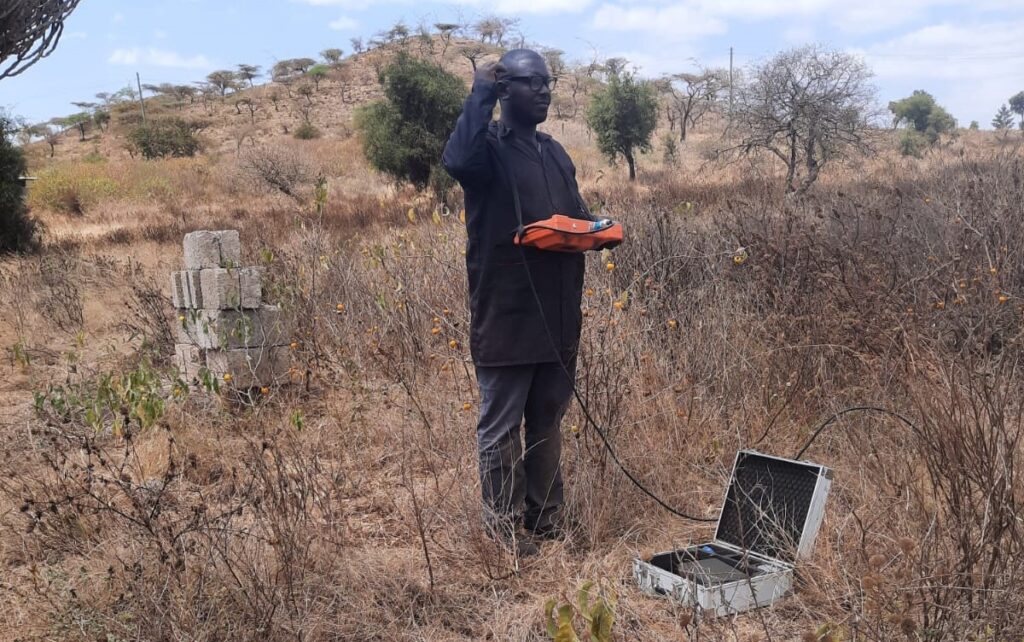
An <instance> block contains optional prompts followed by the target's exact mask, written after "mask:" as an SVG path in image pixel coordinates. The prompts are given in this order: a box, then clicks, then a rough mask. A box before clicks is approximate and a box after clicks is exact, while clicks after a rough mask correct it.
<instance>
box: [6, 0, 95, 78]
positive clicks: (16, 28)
mask: <svg viewBox="0 0 1024 642" xmlns="http://www.w3.org/2000/svg"><path fill="white" fill-rule="evenodd" d="M80 1H81V0H4V2H3V5H2V6H0V78H6V77H8V76H17V75H18V74H20V73H21V72H23V71H25V69H27V68H28V67H30V66H32V65H33V64H35V63H36V62H37V61H38V60H39V59H40V58H43V57H45V56H48V55H50V54H51V53H52V52H53V50H54V49H55V48H56V47H57V42H58V41H60V37H61V34H62V33H63V32H64V21H65V20H66V19H67V17H68V16H69V15H71V12H72V11H74V10H75V7H77V6H78V3H79V2H80ZM11 59H13V60H11Z"/></svg>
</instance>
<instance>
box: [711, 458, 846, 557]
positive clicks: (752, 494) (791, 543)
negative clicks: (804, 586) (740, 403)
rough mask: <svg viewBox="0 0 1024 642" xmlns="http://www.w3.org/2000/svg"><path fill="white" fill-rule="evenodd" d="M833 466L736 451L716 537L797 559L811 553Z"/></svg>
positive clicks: (760, 551) (775, 554)
mask: <svg viewBox="0 0 1024 642" xmlns="http://www.w3.org/2000/svg"><path fill="white" fill-rule="evenodd" d="M831 480H832V471H831V470H830V469H828V468H825V467H824V466H819V465H818V464H812V463H810V462H804V461H794V460H791V459H782V458H779V457H772V456H771V455H764V454H762V453H759V452H756V451H753V450H741V451H739V452H738V453H736V462H735V464H734V465H733V470H732V479H731V480H730V482H729V490H728V492H727V493H726V496H725V502H724V503H723V504H722V513H721V515H720V516H719V518H718V528H717V529H716V530H715V538H716V539H717V540H719V541H722V542H727V543H729V544H732V545H733V546H736V547H738V548H740V549H746V550H750V551H752V552H754V553H757V554H759V555H762V556H764V557H767V558H771V559H776V560H781V561H784V562H788V563H790V564H793V563H795V562H796V560H797V559H802V558H806V557H808V556H810V554H811V550H812V549H813V548H814V538H815V536H816V535H817V534H818V527H819V526H820V525H821V518H822V516H823V515H824V504H825V498H826V496H827V495H828V489H829V486H830V485H831Z"/></svg>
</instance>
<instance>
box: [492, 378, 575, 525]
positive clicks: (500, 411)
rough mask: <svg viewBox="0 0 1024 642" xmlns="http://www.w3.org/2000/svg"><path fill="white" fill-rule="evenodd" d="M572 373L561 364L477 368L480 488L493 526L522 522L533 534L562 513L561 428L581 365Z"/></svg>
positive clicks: (550, 523)
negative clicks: (522, 429)
mask: <svg viewBox="0 0 1024 642" xmlns="http://www.w3.org/2000/svg"><path fill="white" fill-rule="evenodd" d="M568 371H569V375H570V376H567V375H566V372H565V370H563V369H562V366H561V365H560V364H558V363H539V364H530V365H520V366H497V367H482V366H477V367H476V377H477V384H478V385H479V387H480V399H481V404H480V420H479V422H478V423H477V430H476V434H477V450H478V453H479V456H480V486H481V490H482V492H483V501H484V510H485V513H486V519H487V521H488V523H490V524H491V525H492V526H493V525H497V524H505V525H508V526H514V525H515V524H516V523H518V522H519V521H520V520H521V521H522V523H523V525H524V526H525V527H526V528H527V529H529V530H543V529H545V528H548V527H550V526H551V525H552V520H553V519H554V518H555V516H556V515H557V514H558V512H559V511H560V510H561V508H562V503H563V501H564V498H563V493H562V470H561V458H562V439H561V433H560V431H559V426H560V425H561V422H562V417H563V416H564V415H565V411H566V410H567V409H568V407H569V400H570V399H571V397H572V386H573V384H574V380H575V371H576V364H575V361H573V363H572V364H570V365H569V367H568ZM524 423H525V427H526V428H525V430H524V431H522V432H523V435H520V426H522V425H523V424H524ZM524 446H525V448H524Z"/></svg>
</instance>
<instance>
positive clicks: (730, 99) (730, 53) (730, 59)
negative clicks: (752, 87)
mask: <svg viewBox="0 0 1024 642" xmlns="http://www.w3.org/2000/svg"><path fill="white" fill-rule="evenodd" d="M729 122H730V123H731V122H732V47H729Z"/></svg>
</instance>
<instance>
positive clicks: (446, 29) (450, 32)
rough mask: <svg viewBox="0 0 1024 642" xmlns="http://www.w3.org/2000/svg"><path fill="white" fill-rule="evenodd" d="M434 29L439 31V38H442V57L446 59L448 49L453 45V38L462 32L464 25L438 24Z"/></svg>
mask: <svg viewBox="0 0 1024 642" xmlns="http://www.w3.org/2000/svg"><path fill="white" fill-rule="evenodd" d="M434 29H437V33H438V36H440V38H441V57H442V58H444V55H445V54H446V53H447V52H448V47H449V46H451V44H452V38H453V37H454V36H455V34H457V33H458V32H459V31H461V30H462V25H460V24H457V23H454V22H438V23H437V24H435V25H434Z"/></svg>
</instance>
